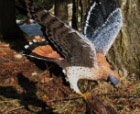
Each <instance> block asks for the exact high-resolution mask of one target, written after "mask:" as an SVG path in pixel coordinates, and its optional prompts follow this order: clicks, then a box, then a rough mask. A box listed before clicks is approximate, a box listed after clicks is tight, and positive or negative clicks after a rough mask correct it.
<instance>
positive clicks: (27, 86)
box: [0, 73, 56, 114]
mask: <svg viewBox="0 0 140 114" xmlns="http://www.w3.org/2000/svg"><path fill="white" fill-rule="evenodd" d="M17 79H18V83H19V85H20V86H21V87H22V88H23V90H25V91H26V92H25V93H22V94H20V93H18V92H17V90H16V88H14V87H12V86H8V87H0V95H3V96H4V97H7V98H13V99H18V100H20V104H21V105H23V106H24V107H25V109H26V110H28V111H30V112H32V111H31V110H30V109H29V108H28V106H29V105H31V106H37V107H40V108H41V111H39V112H37V113H36V114H46V113H47V114H56V113H54V112H53V109H52V108H51V107H49V106H47V105H46V103H45V102H43V101H42V100H40V99H38V98H37V96H36V91H37V89H36V83H35V82H32V81H30V80H29V79H28V78H26V77H24V75H23V74H22V73H19V74H18V76H17Z"/></svg>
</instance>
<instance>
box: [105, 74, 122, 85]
mask: <svg viewBox="0 0 140 114" xmlns="http://www.w3.org/2000/svg"><path fill="white" fill-rule="evenodd" d="M119 79H120V76H119V74H118V72H117V71H113V73H112V74H110V75H109V76H108V78H107V82H110V83H111V84H112V85H115V86H118V84H119V82H120V80H119Z"/></svg>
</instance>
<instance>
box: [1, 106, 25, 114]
mask: <svg viewBox="0 0 140 114" xmlns="http://www.w3.org/2000/svg"><path fill="white" fill-rule="evenodd" d="M24 107H25V106H19V107H16V108H13V109H10V110H8V111H6V112H4V113H3V114H8V113H9V112H12V111H15V110H18V109H22V108H24Z"/></svg>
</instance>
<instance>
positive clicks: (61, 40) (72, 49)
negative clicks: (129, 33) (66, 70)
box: [25, 0, 96, 67]
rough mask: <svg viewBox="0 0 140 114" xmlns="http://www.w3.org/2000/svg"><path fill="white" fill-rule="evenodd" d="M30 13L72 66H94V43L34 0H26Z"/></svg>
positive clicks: (51, 43)
mask: <svg viewBox="0 0 140 114" xmlns="http://www.w3.org/2000/svg"><path fill="white" fill-rule="evenodd" d="M25 4H26V7H27V11H28V15H29V17H30V18H33V19H34V20H35V21H36V22H37V23H39V24H41V25H42V26H43V27H45V30H46V31H45V33H46V35H47V40H48V41H49V43H50V45H51V46H52V47H53V48H54V49H55V50H56V51H57V52H58V53H59V54H60V55H61V56H62V57H64V59H65V60H66V61H67V62H68V63H69V64H70V65H72V66H87V67H93V66H95V64H96V52H95V48H94V45H93V44H92V43H91V42H90V41H89V40H88V39H87V38H85V37H84V36H83V35H82V34H80V33H79V32H77V31H76V30H74V29H72V28H70V27H68V26H67V25H65V24H64V23H63V22H62V21H61V20H60V19H58V18H57V17H55V16H54V15H52V14H50V13H49V12H48V11H47V10H44V9H41V8H40V7H39V6H37V4H35V3H34V2H33V0H25Z"/></svg>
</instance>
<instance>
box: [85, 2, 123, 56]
mask: <svg viewBox="0 0 140 114" xmlns="http://www.w3.org/2000/svg"><path fill="white" fill-rule="evenodd" d="M121 27H122V14H121V9H120V8H119V4H118V0H92V3H91V4H90V6H89V7H88V9H87V11H86V16H85V22H84V28H83V31H84V34H85V36H86V37H88V39H90V40H91V41H92V42H93V43H94V45H95V48H96V52H97V53H98V52H101V51H103V52H104V55H106V53H107V52H108V50H109V49H110V47H111V45H112V44H113V42H114V40H115V38H116V36H117V34H118V33H119V31H120V29H121Z"/></svg>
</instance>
